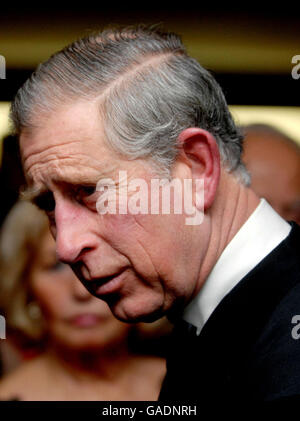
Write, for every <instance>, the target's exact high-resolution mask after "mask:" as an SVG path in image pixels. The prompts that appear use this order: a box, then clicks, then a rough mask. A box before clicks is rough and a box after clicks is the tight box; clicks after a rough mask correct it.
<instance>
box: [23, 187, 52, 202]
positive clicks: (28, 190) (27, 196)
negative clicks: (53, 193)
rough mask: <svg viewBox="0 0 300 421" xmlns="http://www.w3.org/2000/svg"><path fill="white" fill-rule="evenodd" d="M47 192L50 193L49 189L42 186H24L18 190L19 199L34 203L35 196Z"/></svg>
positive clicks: (37, 196)
mask: <svg viewBox="0 0 300 421" xmlns="http://www.w3.org/2000/svg"><path fill="white" fill-rule="evenodd" d="M47 193H50V190H48V189H47V188H46V187H44V186H26V187H25V188H23V189H21V191H20V199H21V200H26V201H29V202H33V203H34V202H35V201H36V200H37V198H39V197H41V196H43V195H45V194H47Z"/></svg>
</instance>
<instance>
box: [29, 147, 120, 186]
mask: <svg viewBox="0 0 300 421" xmlns="http://www.w3.org/2000/svg"><path fill="white" fill-rule="evenodd" d="M83 156H84V157H86V156H87V155H85V154H83ZM77 158H78V159H77ZM94 161H95V162H96V163H95V165H91V163H90V162H89V165H85V163H84V162H83V160H82V158H81V156H80V155H79V156H78V155H77V156H76V158H73V157H64V158H59V164H62V165H59V164H58V163H57V157H55V158H52V159H50V160H47V161H45V162H44V163H40V162H39V163H36V164H33V165H32V167H31V168H30V170H31V172H30V173H29V179H30V180H31V185H32V186H33V188H34V185H35V183H36V184H40V185H47V184H48V183H47V179H48V180H49V181H50V182H51V183H54V184H62V183H68V184H73V185H75V184H80V183H82V184H97V183H98V181H99V180H100V179H101V178H107V177H108V176H109V175H110V172H111V171H114V170H115V169H116V168H117V165H116V164H115V165H111V166H110V168H109V169H108V168H107V167H106V168H105V167H104V168H101V165H100V163H99V161H97V160H96V159H94ZM45 164H47V166H46V167H45ZM44 169H45V171H46V172H47V173H48V172H51V175H50V177H47V174H45V173H43V172H44V171H43V170H44ZM47 189H48V187H47Z"/></svg>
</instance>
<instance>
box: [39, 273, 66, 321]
mask: <svg viewBox="0 0 300 421" xmlns="http://www.w3.org/2000/svg"><path fill="white" fill-rule="evenodd" d="M43 278H44V277H43V276H42V275H40V276H39V279H38V280H37V281H36V282H33V285H32V292H33V294H34V296H35V297H36V300H37V301H38V303H39V305H40V307H41V309H42V312H43V315H44V317H45V318H46V319H48V320H52V319H59V318H60V317H62V316H63V314H62V313H63V311H64V309H65V307H66V300H65V299H64V289H63V287H62V286H57V285H55V283H54V282H55V281H53V280H49V279H43ZM51 281H52V282H51Z"/></svg>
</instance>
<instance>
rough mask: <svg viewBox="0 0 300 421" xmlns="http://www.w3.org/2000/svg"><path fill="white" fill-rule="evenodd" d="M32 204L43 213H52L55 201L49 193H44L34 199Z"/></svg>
mask: <svg viewBox="0 0 300 421" xmlns="http://www.w3.org/2000/svg"><path fill="white" fill-rule="evenodd" d="M34 204H35V205H36V206H37V207H38V208H40V209H41V210H43V211H45V212H53V211H54V209H55V199H54V196H53V194H52V193H51V192H46V193H43V194H41V195H40V196H38V197H36V198H35V199H34Z"/></svg>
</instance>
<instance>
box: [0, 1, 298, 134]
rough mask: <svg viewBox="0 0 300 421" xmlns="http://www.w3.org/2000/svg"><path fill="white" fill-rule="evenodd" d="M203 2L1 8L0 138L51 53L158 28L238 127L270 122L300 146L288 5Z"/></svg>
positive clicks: (293, 29)
mask: <svg viewBox="0 0 300 421" xmlns="http://www.w3.org/2000/svg"><path fill="white" fill-rule="evenodd" d="M6 3H7V2H6ZM207 3H208V2H205V4H204V2H197V4H194V3H189V2H184V4H183V2H173V3H171V2H160V4H159V3H158V2H148V3H144V4H142V2H141V4H140V5H139V6H137V5H135V4H134V3H133V2H122V3H120V2H119V3H113V2H112V4H104V2H101V3H100V2H94V3H90V2H89V3H82V2H81V3H75V2H74V3H73V4H72V5H66V4H65V5H64V3H63V2H60V3H59V2H55V1H54V2H48V3H43V5H42V6H37V5H35V6H33V5H30V3H28V2H24V3H23V4H22V5H14V6H10V5H9V4H4V5H1V12H0V13H1V14H0V55H2V56H3V57H5V61H6V79H2V80H0V137H1V138H2V137H3V135H4V134H6V133H7V132H8V131H9V125H8V119H7V112H8V108H9V101H10V100H11V99H12V97H13V96H14V94H15V93H16V91H17V89H18V87H19V86H20V85H21V84H22V83H23V82H24V81H25V80H26V78H27V77H28V76H29V74H30V73H31V72H32V71H33V70H34V69H35V67H36V66H37V65H38V64H39V63H40V62H41V61H43V60H45V59H47V58H48V57H49V55H51V54H52V53H53V52H55V51H57V50H58V49H61V48H62V47H63V46H65V45H66V44H67V43H69V42H70V41H73V40H74V39H76V38H78V37H80V36H82V35H85V34H87V33H88V32H89V31H91V30H98V29H100V30H101V29H103V28H104V27H106V26H107V25H116V24H128V25H131V24H135V23H146V24H148V23H154V24H156V23H159V24H161V25H162V27H163V28H165V29H168V30H172V31H176V32H178V33H179V34H181V36H182V38H183V41H184V42H185V44H186V46H187V48H188V51H189V52H190V54H191V55H193V56H195V57H196V58H197V59H198V60H199V62H200V63H201V64H202V65H203V66H204V67H207V68H208V69H210V70H211V71H212V72H213V73H214V75H215V77H216V79H217V80H218V81H219V83H220V84H221V86H222V87H223V89H224V92H225V95H226V98H227V101H228V103H229V104H230V105H231V106H232V110H233V114H234V116H235V118H236V119H237V120H238V122H240V123H241V124H245V123H249V122H267V123H272V124H274V125H276V126H277V127H279V128H281V129H284V130H286V131H287V132H288V134H290V135H291V136H293V137H295V138H296V139H297V140H298V141H299V142H300V135H299V132H300V131H299V117H300V111H299V108H298V106H299V105H300V95H299V92H300V89H299V88H300V79H298V80H297V79H293V77H292V74H291V72H292V68H293V67H294V66H295V64H293V63H292V58H293V57H294V56H295V55H299V54H300V18H299V14H297V13H296V11H295V10H294V7H293V5H292V4H290V3H286V4H283V3H281V2H279V3H276V4H273V5H272V7H271V8H267V6H262V5H261V4H256V3H253V2H251V4H250V2H249V4H248V5H243V6H240V7H238V6H236V5H235V7H230V5H228V2H226V6H225V5H223V6H220V5H219V4H217V5H214V4H207ZM299 74H300V70H299ZM275 107H281V108H275Z"/></svg>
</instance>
